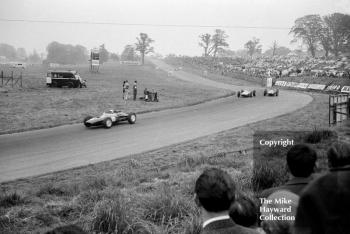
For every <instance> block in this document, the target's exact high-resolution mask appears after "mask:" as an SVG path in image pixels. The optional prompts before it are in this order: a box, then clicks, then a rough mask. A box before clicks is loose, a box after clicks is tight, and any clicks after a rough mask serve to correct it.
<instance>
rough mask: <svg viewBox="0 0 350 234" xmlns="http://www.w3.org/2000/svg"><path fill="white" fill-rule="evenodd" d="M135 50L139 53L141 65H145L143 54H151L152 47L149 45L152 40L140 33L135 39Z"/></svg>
mask: <svg viewBox="0 0 350 234" xmlns="http://www.w3.org/2000/svg"><path fill="white" fill-rule="evenodd" d="M136 39H137V43H136V44H135V45H136V50H137V51H140V54H141V62H142V65H143V64H144V63H145V54H148V53H150V52H153V47H151V43H153V42H154V40H153V39H151V38H149V37H148V35H147V34H146V33H140V37H137V38H136Z"/></svg>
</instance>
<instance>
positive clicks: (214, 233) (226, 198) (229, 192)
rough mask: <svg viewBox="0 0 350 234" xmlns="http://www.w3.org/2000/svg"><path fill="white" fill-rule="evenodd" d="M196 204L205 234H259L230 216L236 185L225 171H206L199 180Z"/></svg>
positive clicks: (213, 169) (212, 169)
mask: <svg viewBox="0 0 350 234" xmlns="http://www.w3.org/2000/svg"><path fill="white" fill-rule="evenodd" d="M195 193H196V203H197V205H198V206H199V208H200V211H201V216H202V220H203V232H202V233H203V234H257V233H258V232H257V231H255V230H253V229H250V228H245V227H243V226H240V225H238V224H236V223H235V222H234V221H233V220H232V219H230V216H229V208H230V206H231V204H232V203H233V202H234V200H235V193H236V189H235V184H234V181H233V179H232V178H231V177H230V175H229V174H227V173H226V172H225V171H223V170H220V169H217V168H211V169H206V170H205V171H204V172H203V173H202V174H201V175H200V176H199V178H198V179H197V181H196V186H195Z"/></svg>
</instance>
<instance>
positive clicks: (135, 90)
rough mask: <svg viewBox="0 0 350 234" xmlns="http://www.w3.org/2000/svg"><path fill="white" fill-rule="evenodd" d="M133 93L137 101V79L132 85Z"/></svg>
mask: <svg viewBox="0 0 350 234" xmlns="http://www.w3.org/2000/svg"><path fill="white" fill-rule="evenodd" d="M132 90H133V94H134V101H136V96H137V80H135V81H134V85H133V87H132Z"/></svg>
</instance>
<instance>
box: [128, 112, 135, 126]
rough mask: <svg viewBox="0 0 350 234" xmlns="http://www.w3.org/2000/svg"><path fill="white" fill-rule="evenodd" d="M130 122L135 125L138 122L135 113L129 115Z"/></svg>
mask: <svg viewBox="0 0 350 234" xmlns="http://www.w3.org/2000/svg"><path fill="white" fill-rule="evenodd" d="M128 122H129V124H134V123H135V122H136V114H135V113H131V114H129V116H128Z"/></svg>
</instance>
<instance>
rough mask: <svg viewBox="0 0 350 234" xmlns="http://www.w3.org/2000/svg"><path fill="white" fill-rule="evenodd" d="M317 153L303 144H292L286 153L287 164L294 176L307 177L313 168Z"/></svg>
mask: <svg viewBox="0 0 350 234" xmlns="http://www.w3.org/2000/svg"><path fill="white" fill-rule="evenodd" d="M316 160H317V153H316V151H315V150H313V149H312V148H310V147H309V146H308V145H305V144H298V145H294V146H292V148H290V150H289V151H288V153H287V164H288V168H289V170H290V172H291V174H292V175H293V176H295V177H309V176H310V175H311V174H312V173H313V172H314V168H315V164H316Z"/></svg>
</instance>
